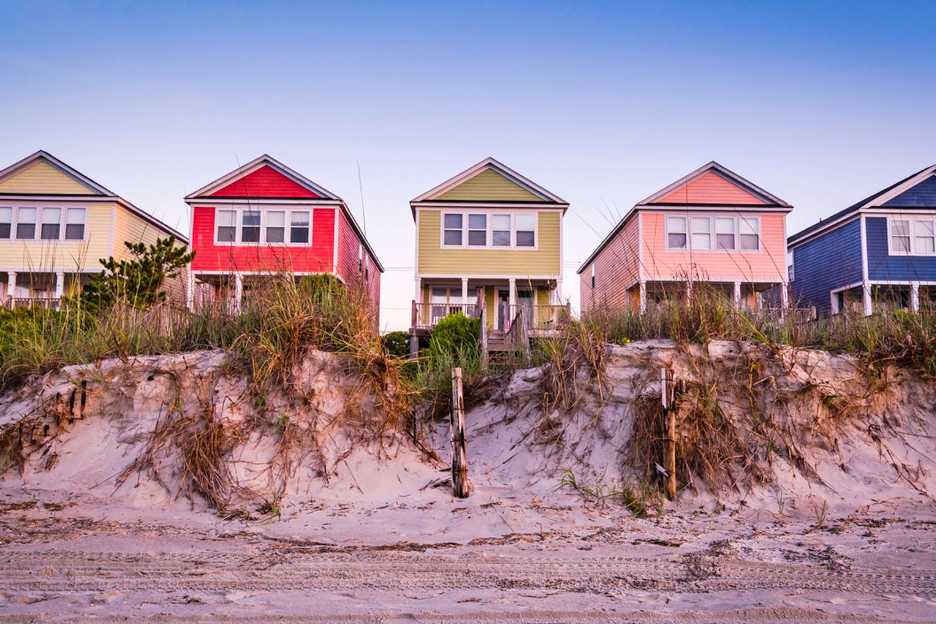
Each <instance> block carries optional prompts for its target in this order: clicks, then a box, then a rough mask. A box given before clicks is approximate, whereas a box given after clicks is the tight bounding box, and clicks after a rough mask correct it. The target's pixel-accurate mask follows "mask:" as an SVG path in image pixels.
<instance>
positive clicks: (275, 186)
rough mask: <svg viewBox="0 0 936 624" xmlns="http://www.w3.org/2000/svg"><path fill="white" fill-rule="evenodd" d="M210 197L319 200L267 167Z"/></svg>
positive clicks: (314, 194) (308, 191) (306, 189)
mask: <svg viewBox="0 0 936 624" xmlns="http://www.w3.org/2000/svg"><path fill="white" fill-rule="evenodd" d="M211 197H257V198H259V197H280V198H298V197H303V198H304V197H309V198H313V199H319V195H317V194H316V193H313V192H312V191H310V190H309V189H308V188H306V187H305V186H303V185H301V184H299V183H298V182H296V181H295V180H293V179H291V178H288V177H287V176H285V175H283V174H282V173H280V172H279V171H277V170H276V169H274V168H273V167H270V166H269V165H264V166H263V167H260V168H259V169H257V170H256V171H253V172H251V173H248V174H247V175H245V176H244V177H242V178H238V179H237V180H235V181H234V182H231V183H230V184H228V185H227V186H225V187H224V188H222V189H219V190H217V191H215V192H214V193H212V194H211Z"/></svg>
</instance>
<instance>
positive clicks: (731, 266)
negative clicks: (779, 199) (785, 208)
mask: <svg viewBox="0 0 936 624" xmlns="http://www.w3.org/2000/svg"><path fill="white" fill-rule="evenodd" d="M675 214H678V215H680V216H682V215H686V216H689V213H684V212H678V213H676V212H669V213H661V212H642V213H641V217H642V219H643V244H644V250H643V267H644V275H645V276H646V277H647V278H648V279H657V280H670V279H684V278H685V277H686V276H687V275H689V276H692V277H694V278H703V279H704V278H709V279H715V280H732V281H741V282H782V281H784V280H785V279H786V258H785V253H784V252H785V250H786V240H785V232H784V227H783V220H784V215H782V214H775V213H760V214H759V213H757V212H745V213H744V214H745V216H751V217H754V216H757V217H760V220H761V249H760V251H753V252H740V251H718V250H715V251H697V252H688V251H668V250H667V249H666V216H668V215H675ZM706 214H715V215H716V216H717V214H718V213H717V212H711V213H706ZM725 214H727V215H728V216H736V213H734V212H726V213H725Z"/></svg>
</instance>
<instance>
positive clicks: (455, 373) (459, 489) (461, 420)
mask: <svg viewBox="0 0 936 624" xmlns="http://www.w3.org/2000/svg"><path fill="white" fill-rule="evenodd" d="M451 424H452V493H453V494H455V496H456V497H457V498H468V494H470V492H471V485H470V484H469V483H468V453H467V452H466V451H465V400H464V397H463V396H462V370H461V368H453V369H452V422H451Z"/></svg>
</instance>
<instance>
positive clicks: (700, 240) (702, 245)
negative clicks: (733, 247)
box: [692, 232, 712, 249]
mask: <svg viewBox="0 0 936 624" xmlns="http://www.w3.org/2000/svg"><path fill="white" fill-rule="evenodd" d="M692 248H693V249H711V248H712V235H711V234H696V233H694V232H693V234H692Z"/></svg>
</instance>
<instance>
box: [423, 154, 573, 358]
mask: <svg viewBox="0 0 936 624" xmlns="http://www.w3.org/2000/svg"><path fill="white" fill-rule="evenodd" d="M410 207H411V208H412V212H413V218H414V219H415V221H416V294H415V299H414V301H413V311H412V323H411V329H410V333H411V334H413V335H414V336H419V335H425V334H427V333H429V332H430V331H431V329H432V327H433V326H434V325H435V323H436V322H437V321H438V320H439V319H441V318H443V317H445V316H446V315H448V314H450V313H452V312H455V311H462V312H464V313H465V314H466V315H468V316H474V317H482V318H484V326H485V329H486V330H487V333H488V334H489V337H490V339H491V344H492V345H494V344H496V343H497V342H498V340H499V339H501V338H502V337H503V335H504V332H507V331H509V329H510V327H511V325H512V324H514V322H515V320H516V318H517V315H518V314H522V315H523V321H524V324H523V325H524V327H525V329H526V330H527V331H528V333H532V332H536V331H548V330H549V329H551V328H552V327H554V326H555V323H556V322H557V312H558V310H560V309H563V310H564V309H565V307H564V306H562V303H563V301H562V218H563V216H564V215H565V212H566V210H567V209H568V207H569V204H568V203H567V202H566V201H565V200H563V199H562V198H560V197H558V196H556V195H554V194H553V193H551V192H549V191H547V190H546V189H544V188H543V187H541V186H539V185H538V184H536V183H534V182H532V181H531V180H529V179H527V178H525V177H523V176H522V175H520V174H519V173H517V172H516V171H514V170H512V169H510V168H509V167H507V166H505V165H503V164H501V163H499V162H498V161H496V160H494V159H493V158H487V159H485V160H482V161H481V162H479V163H478V164H476V165H474V166H473V167H471V168H469V169H467V170H465V171H463V172H462V173H460V174H458V175H457V176H455V177H453V178H451V179H450V180H447V181H446V182H443V183H442V184H440V185H439V186H436V187H435V188H433V189H432V190H430V191H428V192H426V193H423V194H422V195H420V196H419V197H417V198H416V199H414V200H412V201H411V202H410Z"/></svg>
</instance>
